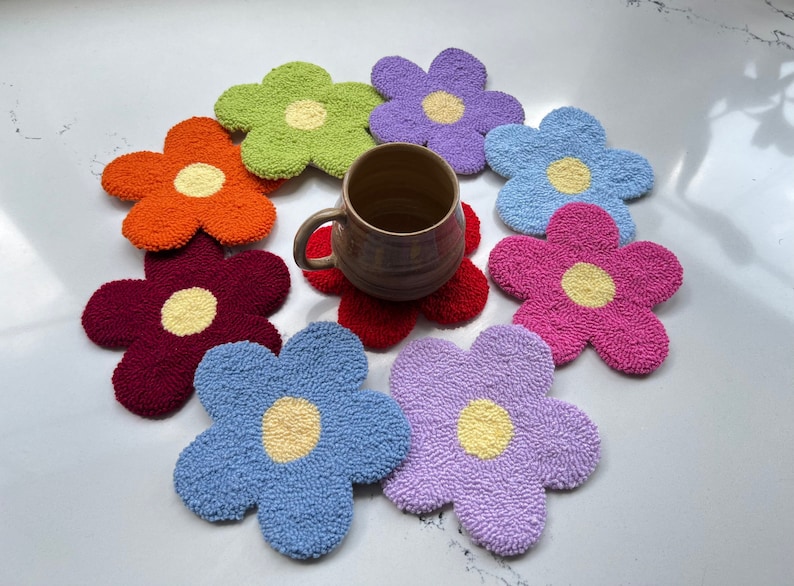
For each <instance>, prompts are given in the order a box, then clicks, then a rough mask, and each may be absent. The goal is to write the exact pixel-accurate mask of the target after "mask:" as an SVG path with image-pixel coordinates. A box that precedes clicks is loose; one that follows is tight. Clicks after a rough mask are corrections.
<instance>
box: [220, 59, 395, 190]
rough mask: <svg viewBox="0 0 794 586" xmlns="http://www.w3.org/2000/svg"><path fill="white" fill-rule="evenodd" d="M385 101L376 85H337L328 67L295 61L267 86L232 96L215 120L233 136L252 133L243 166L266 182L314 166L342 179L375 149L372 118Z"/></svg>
mask: <svg viewBox="0 0 794 586" xmlns="http://www.w3.org/2000/svg"><path fill="white" fill-rule="evenodd" d="M382 101H383V100H382V99H381V97H380V96H379V95H378V93H377V92H376V91H375V90H374V88H372V86H370V85H367V84H364V83H358V82H344V83H332V81H331V76H330V75H329V74H328V72H327V71H325V69H323V68H322V67H319V66H317V65H313V64H311V63H304V62H301V61H295V62H292V63H287V64H285V65H282V66H280V67H277V68H275V69H273V70H272V71H271V72H270V73H268V74H267V75H266V76H265V78H264V79H263V80H262V83H249V84H242V85H236V86H233V87H231V88H229V89H228V90H226V91H225V92H224V93H223V95H221V97H220V98H218V100H217V102H216V103H215V115H216V117H217V118H218V121H219V122H220V123H221V124H222V125H223V126H225V127H226V128H228V129H229V130H242V131H244V132H247V133H248V135H247V136H246V137H245V139H244V140H243V142H242V145H241V147H242V160H243V163H244V164H245V166H246V167H247V168H248V170H249V171H251V172H252V173H254V174H256V175H259V176H260V177H267V178H269V179H284V178H289V177H294V176H296V175H299V174H300V173H301V172H302V171H303V170H304V169H305V168H306V166H307V165H308V164H310V163H311V164H313V165H315V166H316V167H318V168H320V169H322V170H323V171H325V172H326V173H328V174H329V175H333V176H334V177H342V176H343V175H344V174H345V172H346V171H347V169H348V167H350V165H351V163H352V162H353V161H354V160H355V159H356V158H357V157H358V156H359V155H360V154H361V153H363V152H364V151H366V150H368V149H370V148H372V147H373V146H375V140H374V139H373V138H372V136H371V135H370V134H369V132H367V128H368V126H369V114H370V112H371V111H372V109H373V108H374V107H375V106H377V105H378V104H380V103H381V102H382Z"/></svg>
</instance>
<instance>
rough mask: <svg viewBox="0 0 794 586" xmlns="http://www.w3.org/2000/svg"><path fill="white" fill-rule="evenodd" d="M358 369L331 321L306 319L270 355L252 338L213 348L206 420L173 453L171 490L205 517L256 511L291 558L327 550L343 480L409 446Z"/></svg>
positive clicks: (392, 408) (206, 371)
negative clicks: (205, 424)
mask: <svg viewBox="0 0 794 586" xmlns="http://www.w3.org/2000/svg"><path fill="white" fill-rule="evenodd" d="M366 376H367V358H366V355H365V354H364V349H363V347H362V346H361V342H360V341H359V340H358V338H356V336H355V335H353V334H352V333H351V332H350V331H348V330H345V329H344V328H342V327H341V326H339V325H337V324H334V323H314V324H311V325H309V327H307V328H306V329H304V330H302V331H301V332H299V333H298V334H296V335H295V336H294V337H293V338H292V339H290V340H289V341H288V342H287V343H286V344H285V345H284V350H283V351H282V352H281V355H280V356H279V357H278V358H277V357H276V356H274V355H273V353H272V352H270V351H269V350H267V349H266V348H264V347H262V346H259V345H257V344H253V343H250V342H237V343H234V344H224V345H222V346H219V347H217V348H213V349H212V350H210V351H209V352H207V354H206V356H205V357H204V360H202V361H201V364H200V365H199V367H198V370H197V371H196V381H195V385H196V392H197V394H198V397H199V399H200V400H201V402H202V404H203V405H204V407H205V408H206V409H207V413H209V415H210V417H212V420H213V425H212V427H210V428H209V429H208V430H207V431H205V432H203V433H202V434H201V435H199V436H198V437H197V438H196V439H195V440H194V441H193V443H192V444H190V445H189V446H188V447H187V448H185V450H184V451H183V452H182V454H181V455H180V456H179V460H178V461H177V464H176V469H175V470H174V486H175V488H176V491H177V493H178V494H179V496H180V497H181V498H182V500H183V501H184V503H185V505H187V507H188V508H190V509H191V510H192V511H193V512H194V513H196V514H197V515H199V516H201V517H202V518H204V519H207V520H208V521H225V520H239V519H242V518H243V515H244V514H245V512H246V511H247V510H248V509H250V508H251V507H254V506H256V507H258V509H259V513H258V516H259V524H260V527H261V529H262V534H263V535H264V537H265V539H266V540H267V541H268V543H270V545H272V546H273V547H274V548H275V549H276V550H278V551H279V552H281V553H283V554H286V555H288V556H290V557H293V558H309V557H319V556H321V555H323V554H325V553H328V552H329V551H331V550H332V549H333V548H334V547H336V546H337V545H338V544H339V542H340V541H342V538H344V536H345V534H346V533H347V531H348V529H349V527H350V523H351V521H352V517H353V490H352V483H372V482H376V481H378V480H380V479H381V478H383V477H384V476H386V475H387V474H388V473H389V472H391V471H392V470H393V469H394V467H395V466H397V465H398V464H399V463H400V462H401V461H402V460H403V458H404V457H405V455H406V453H407V452H408V447H409V445H410V429H409V427H408V422H407V421H406V420H405V416H404V415H403V414H402V412H401V411H400V408H399V407H398V406H397V404H396V403H395V402H394V401H393V400H392V399H391V398H390V397H389V396H388V395H386V394H384V393H379V392H376V391H370V390H359V387H360V386H361V385H362V383H363V382H364V379H365V378H366Z"/></svg>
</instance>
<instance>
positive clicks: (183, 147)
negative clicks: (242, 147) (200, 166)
mask: <svg viewBox="0 0 794 586" xmlns="http://www.w3.org/2000/svg"><path fill="white" fill-rule="evenodd" d="M235 150H236V147H235V146H234V145H233V144H232V138H231V136H230V135H229V133H228V132H227V131H226V130H225V129H224V128H223V126H221V125H220V124H219V123H218V122H217V121H216V120H213V119H212V118H206V117H203V116H194V117H193V118H188V119H187V120H184V121H182V122H180V123H179V124H177V125H176V126H174V127H173V128H171V130H169V131H168V134H166V136H165V148H164V150H163V152H164V153H165V155H166V156H167V157H168V158H169V159H173V160H177V161H182V162H184V163H185V164H188V163H195V162H203V163H208V164H214V163H216V162H217V160H216V159H217V158H220V159H221V160H224V161H225V160H228V159H229V158H230V157H229V155H230V154H231V155H233V154H236V153H235ZM207 156H211V157H212V159H209V160H208V159H207Z"/></svg>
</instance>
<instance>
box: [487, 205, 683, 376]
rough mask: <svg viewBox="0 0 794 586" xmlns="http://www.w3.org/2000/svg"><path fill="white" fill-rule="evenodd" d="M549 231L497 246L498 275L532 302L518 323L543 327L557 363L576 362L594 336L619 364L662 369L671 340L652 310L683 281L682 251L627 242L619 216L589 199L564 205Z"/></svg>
mask: <svg viewBox="0 0 794 586" xmlns="http://www.w3.org/2000/svg"><path fill="white" fill-rule="evenodd" d="M546 237H547V239H546V241H543V240H539V239H536V238H532V237H530V236H510V237H508V238H505V239H504V240H502V241H501V242H500V243H499V244H497V245H496V247H495V248H494V249H493V251H491V255H490V259H489V262H488V268H489V270H490V273H491V276H492V277H493V279H494V281H495V282H496V283H497V284H498V285H499V286H500V287H501V288H502V289H504V290H505V291H506V292H507V293H509V294H510V295H513V296H514V297H517V298H519V299H521V300H523V301H524V304H523V305H522V306H521V307H520V308H519V310H518V311H517V312H516V314H515V316H514V317H513V322H514V323H516V324H521V325H524V326H526V327H527V328H528V329H530V330H532V331H533V332H536V333H538V334H539V335H540V336H541V337H542V338H543V339H544V340H545V341H546V342H547V343H548V344H549V346H551V349H552V353H553V355H554V362H555V364H564V363H566V362H568V361H570V360H573V359H574V358H576V357H577V356H578V355H579V354H580V353H581V352H582V350H583V349H584V347H585V346H586V345H587V343H588V342H589V343H590V344H592V345H593V347H594V348H595V350H596V352H598V354H599V355H600V356H601V358H602V359H603V360H604V362H606V363H607V364H608V365H609V366H611V367H612V368H614V369H616V370H620V371H623V372H626V373H629V374H648V373H650V372H652V371H653V370H655V369H656V368H658V367H659V366H660V365H661V364H662V362H663V361H664V359H665V358H666V357H667V352H668V346H669V341H668V338H667V333H666V331H665V329H664V326H663V325H662V323H661V322H660V321H659V319H658V318H657V317H656V316H655V315H654V314H653V313H652V312H651V308H652V307H653V306H654V305H657V304H659V303H661V302H663V301H666V300H667V299H669V298H670V297H672V295H673V294H674V293H675V292H676V291H677V290H678V288H679V287H680V286H681V283H682V279H683V269H682V267H681V264H680V263H679V262H678V259H677V258H676V257H675V255H674V254H673V253H672V252H670V251H669V250H667V249H666V248H664V247H662V246H660V245H658V244H655V243H653V242H633V243H631V244H629V245H627V246H624V247H622V248H621V247H619V245H618V242H619V232H618V227H617V225H616V224H615V222H614V220H613V219H612V218H611V217H610V215H609V214H608V213H606V212H605V211H604V210H602V209H601V208H600V207H598V206H595V205H592V204H585V203H572V204H568V205H566V206H564V207H562V208H561V209H560V210H559V211H557V212H556V213H555V214H554V216H552V218H551V221H550V222H549V225H548V228H547V230H546Z"/></svg>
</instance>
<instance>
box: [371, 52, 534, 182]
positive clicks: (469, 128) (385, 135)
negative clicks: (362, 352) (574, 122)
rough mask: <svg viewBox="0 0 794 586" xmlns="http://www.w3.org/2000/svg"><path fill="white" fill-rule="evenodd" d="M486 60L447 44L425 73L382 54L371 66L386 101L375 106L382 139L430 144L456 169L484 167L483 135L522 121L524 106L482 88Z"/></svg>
mask: <svg viewBox="0 0 794 586" xmlns="http://www.w3.org/2000/svg"><path fill="white" fill-rule="evenodd" d="M486 77H487V74H486V71H485V66H484V65H483V64H482V63H481V62H480V61H479V60H478V59H477V58H476V57H474V55H471V54H470V53H467V52H466V51H462V50H461V49H454V48H450V49H446V50H444V51H442V52H441V53H439V55H438V56H437V57H436V58H435V59H434V60H433V62H432V63H431V64H430V68H429V69H428V71H427V73H425V72H424V71H423V70H422V69H421V68H420V67H419V66H418V65H416V64H414V63H412V62H411V61H408V60H407V59H404V58H403V57H384V58H383V59H381V60H379V61H378V62H377V63H376V64H375V66H374V67H373V68H372V85H373V86H374V87H375V89H377V90H378V91H379V92H380V93H381V94H382V95H383V96H384V97H385V98H386V99H387V100H388V101H387V102H386V103H384V104H382V105H380V106H378V107H377V108H375V109H374V110H373V111H372V114H371V115H370V118H369V124H370V129H371V131H372V134H373V135H375V137H376V138H377V139H378V140H379V141H380V142H409V143H413V144H419V145H426V146H427V147H428V148H430V149H431V150H433V151H435V152H436V153H438V154H439V155H441V156H442V157H443V158H444V159H446V161H447V162H448V163H449V164H450V165H451V166H452V168H453V169H454V170H455V172H456V173H460V174H472V173H477V172H478V171H482V170H483V169H484V168H485V149H484V146H483V143H484V135H485V134H486V133H487V132H488V131H489V130H491V129H492V128H495V127H496V126H499V125H502V124H522V123H523V122H524V109H523V108H522V107H521V104H520V103H519V101H518V100H517V99H516V98H514V97H513V96H510V95H508V94H505V93H502V92H496V91H484V88H485V81H486Z"/></svg>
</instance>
